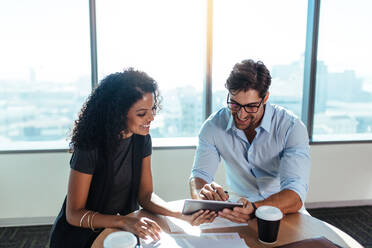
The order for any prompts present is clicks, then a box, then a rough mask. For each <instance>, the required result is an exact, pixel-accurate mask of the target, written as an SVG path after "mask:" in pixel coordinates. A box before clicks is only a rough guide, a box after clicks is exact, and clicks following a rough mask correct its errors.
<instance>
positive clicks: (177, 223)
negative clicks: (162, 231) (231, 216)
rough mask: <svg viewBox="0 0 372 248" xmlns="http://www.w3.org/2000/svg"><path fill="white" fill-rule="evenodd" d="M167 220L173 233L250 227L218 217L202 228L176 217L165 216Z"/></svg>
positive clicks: (246, 224)
mask: <svg viewBox="0 0 372 248" xmlns="http://www.w3.org/2000/svg"><path fill="white" fill-rule="evenodd" d="M163 218H164V219H165V220H166V222H167V224H168V226H169V229H170V231H171V232H172V233H173V232H188V230H191V231H193V232H195V231H196V230H205V229H212V228H223V227H235V226H248V223H235V222H232V221H230V220H227V219H225V218H221V217H217V218H216V219H215V220H214V221H213V222H212V223H204V224H201V225H200V226H192V225H190V224H189V223H188V222H186V221H184V220H180V219H177V218H174V217H169V216H163Z"/></svg>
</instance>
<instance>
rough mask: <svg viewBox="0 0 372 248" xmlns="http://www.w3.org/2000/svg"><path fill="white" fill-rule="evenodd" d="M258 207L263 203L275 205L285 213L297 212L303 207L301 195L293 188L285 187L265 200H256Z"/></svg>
mask: <svg viewBox="0 0 372 248" xmlns="http://www.w3.org/2000/svg"><path fill="white" fill-rule="evenodd" d="M255 205H256V206H257V207H259V206H262V205H269V206H275V207H277V208H279V209H280V210H281V211H282V212H283V214H288V213H295V212H297V211H298V210H300V208H301V207H302V201H301V198H300V196H299V195H298V194H297V193H296V192H294V191H293V190H289V189H285V190H282V191H280V192H278V193H276V194H273V195H271V196H270V197H268V198H267V199H265V200H263V201H258V202H255Z"/></svg>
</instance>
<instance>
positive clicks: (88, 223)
mask: <svg viewBox="0 0 372 248" xmlns="http://www.w3.org/2000/svg"><path fill="white" fill-rule="evenodd" d="M91 213H94V212H91ZM91 216H92V215H91V214H88V221H87V228H89V225H90V222H89V220H90V217H91Z"/></svg>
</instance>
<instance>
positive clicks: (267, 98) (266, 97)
mask: <svg viewBox="0 0 372 248" xmlns="http://www.w3.org/2000/svg"><path fill="white" fill-rule="evenodd" d="M269 96H270V92H269V91H268V92H266V96H265V100H264V104H266V102H267V100H269Z"/></svg>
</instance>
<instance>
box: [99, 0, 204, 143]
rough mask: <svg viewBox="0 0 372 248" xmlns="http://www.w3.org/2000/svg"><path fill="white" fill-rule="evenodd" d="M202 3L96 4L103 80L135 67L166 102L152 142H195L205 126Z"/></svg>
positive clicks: (139, 1)
mask: <svg viewBox="0 0 372 248" xmlns="http://www.w3.org/2000/svg"><path fill="white" fill-rule="evenodd" d="M205 19H206V6H205V2H204V1H173V0H163V1H145V0H137V1H122V0H110V1H107V0H105V1H103V0H101V1H97V43H98V71H99V74H98V76H99V80H101V79H102V78H103V77H104V76H105V75H108V74H110V73H113V72H117V71H122V70H123V68H125V67H134V68H136V69H139V70H142V71H144V72H146V73H147V74H149V75H150V76H151V77H153V78H154V79H155V80H156V81H157V82H158V84H159V88H160V92H161V95H162V97H163V101H162V110H161V111H160V113H159V114H158V115H157V116H156V118H155V121H154V123H153V124H152V126H151V134H152V137H195V136H196V135H197V133H198V131H199V128H200V126H201V124H202V121H203V119H204V118H203V107H202V106H203V104H202V97H203V80H204V68H205V66H204V64H205V62H204V61H205V32H206V30H205V26H206V24H205Z"/></svg>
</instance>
